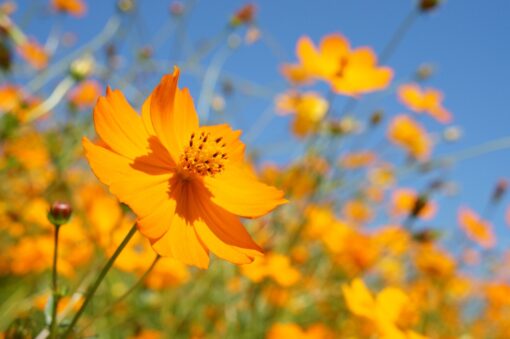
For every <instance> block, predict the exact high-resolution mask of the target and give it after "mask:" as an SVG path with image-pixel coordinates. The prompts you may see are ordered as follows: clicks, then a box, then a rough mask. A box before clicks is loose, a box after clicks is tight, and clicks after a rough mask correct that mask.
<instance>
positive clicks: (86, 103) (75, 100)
mask: <svg viewBox="0 0 510 339" xmlns="http://www.w3.org/2000/svg"><path fill="white" fill-rule="evenodd" d="M102 91H103V89H102V87H101V85H100V84H99V82H97V81H95V80H86V81H83V82H81V83H80V84H78V85H77V86H76V87H75V88H74V89H73V90H72V91H71V92H70V93H69V101H70V103H71V104H72V105H74V106H76V107H78V108H80V109H83V108H87V107H92V106H93V105H94V104H95V103H96V101H97V99H98V98H99V96H100V95H101V93H102Z"/></svg>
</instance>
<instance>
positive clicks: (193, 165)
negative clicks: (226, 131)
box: [180, 132, 228, 176]
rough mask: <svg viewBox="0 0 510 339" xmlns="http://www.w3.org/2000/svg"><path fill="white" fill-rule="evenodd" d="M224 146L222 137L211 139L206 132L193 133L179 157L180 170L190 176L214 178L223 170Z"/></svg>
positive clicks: (226, 158)
mask: <svg viewBox="0 0 510 339" xmlns="http://www.w3.org/2000/svg"><path fill="white" fill-rule="evenodd" d="M226 146H227V145H226V144H225V142H224V141H223V137H213V136H211V133H207V132H200V133H193V134H191V137H190V140H189V143H188V144H187V145H186V147H185V149H184V153H183V154H182V155H181V159H180V168H181V169H182V170H184V171H186V172H188V173H190V174H198V175H200V176H206V175H208V176H215V175H216V174H219V173H221V172H223V171H224V169H225V163H226V162H227V160H228V154H227V152H226Z"/></svg>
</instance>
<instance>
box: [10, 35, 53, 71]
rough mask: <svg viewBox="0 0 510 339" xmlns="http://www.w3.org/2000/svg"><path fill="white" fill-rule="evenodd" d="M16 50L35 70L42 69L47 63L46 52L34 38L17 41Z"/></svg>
mask: <svg viewBox="0 0 510 339" xmlns="http://www.w3.org/2000/svg"><path fill="white" fill-rule="evenodd" d="M17 51H18V54H19V55H20V57H21V58H23V60H25V61H26V62H28V64H30V66H32V67H33V68H35V69H36V70H42V69H43V68H45V67H46V66H47V65H48V60H49V56H48V53H46V51H45V50H44V48H43V46H41V45H40V44H39V43H38V42H37V41H36V40H34V39H25V40H24V41H22V42H21V43H19V44H18V46H17Z"/></svg>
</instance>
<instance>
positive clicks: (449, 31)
mask: <svg viewBox="0 0 510 339" xmlns="http://www.w3.org/2000/svg"><path fill="white" fill-rule="evenodd" d="M34 3H35V2H32V1H30V2H29V1H19V5H20V8H19V10H18V13H17V14H16V15H15V18H16V19H18V20H20V22H23V21H21V20H22V18H23V17H24V16H23V15H24V14H23V13H24V11H25V10H26V9H28V8H32V10H31V13H33V20H30V21H29V22H30V24H28V26H27V27H26V30H27V31H28V32H29V33H30V34H32V35H35V36H36V37H37V38H38V39H40V40H41V41H44V40H45V39H46V38H47V36H48V34H49V32H50V31H51V29H52V27H53V26H54V25H55V23H56V22H57V21H61V24H62V27H63V28H64V30H65V31H72V32H75V33H76V34H77V37H78V45H79V44H80V43H83V42H85V41H88V40H90V39H91V38H92V37H93V36H94V35H96V34H97V33H98V32H99V31H101V29H102V28H103V26H104V25H105V23H106V21H107V20H108V18H109V17H110V16H111V15H112V13H114V11H115V9H114V1H98V0H91V1H87V3H88V7H89V10H88V13H87V15H86V16H85V17H84V18H81V19H73V18H58V19H56V18H55V16H47V12H46V9H47V4H46V1H41V2H37V3H36V4H35V5H34ZM244 3H245V2H242V1H232V0H215V1H195V5H194V7H193V11H192V13H191V15H190V16H189V18H188V21H187V25H186V27H187V31H186V32H187V36H188V38H187V41H188V42H191V44H196V43H198V42H200V41H203V40H204V39H207V38H210V37H212V36H214V35H215V34H218V33H219V32H221V31H222V30H223V29H224V27H225V24H226V22H227V20H228V18H229V16H230V15H231V13H233V12H234V11H235V10H236V9H238V8H239V7H240V6H242V5H243V4H244ZM139 4H140V13H139V15H138V17H137V20H136V22H135V23H134V24H133V27H131V29H130V30H129V31H128V32H127V36H128V40H129V39H130V40H134V41H135V44H140V43H142V44H143V43H146V42H148V41H150V37H151V36H153V35H154V34H156V33H157V32H158V31H160V30H161V29H162V27H165V22H168V20H169V14H168V7H169V4H170V2H169V1H147V0H146V1H139ZM256 4H257V7H258V14H257V24H258V25H259V26H260V27H261V28H262V31H263V34H266V35H267V36H268V37H270V41H271V42H272V45H275V46H277V48H276V50H277V53H274V48H273V49H271V48H268V46H267V44H265V43H257V44H255V45H252V46H248V47H242V48H240V49H238V50H237V51H236V52H235V53H234V54H233V55H231V56H230V57H229V58H228V59H227V60H226V62H225V64H224V71H225V72H227V73H229V74H235V75H237V76H239V77H241V78H243V79H248V80H249V81H251V82H254V83H256V84H259V85H261V86H263V87H264V88H266V89H270V90H272V89H274V90H275V91H282V90H284V89H285V88H286V84H285V81H284V80H283V79H282V77H281V76H280V74H279V72H278V66H279V65H280V64H281V62H283V61H290V62H292V61H294V60H295V55H294V47H295V43H296V41H297V39H298V38H299V37H300V36H301V35H303V34H306V35H309V36H310V37H311V38H312V39H313V40H314V41H316V42H317V41H319V40H320V38H321V37H322V36H324V35H326V34H328V33H332V32H341V33H343V34H344V35H345V36H347V37H348V38H349V40H350V41H351V44H352V45H353V46H361V45H370V46H372V47H373V48H374V49H375V50H376V51H378V52H380V51H381V50H382V49H383V47H384V46H385V44H386V43H387V42H388V40H389V39H390V37H391V36H392V34H393V32H394V31H395V30H396V28H397V27H398V25H399V24H400V22H401V21H402V20H403V19H404V18H405V17H406V16H407V15H408V13H409V12H410V11H411V10H412V9H413V8H414V6H415V5H416V2H415V1H412V0H385V1H374V0H342V1H340V0H339V1H335V0H315V1H305V0H301V1H296V0H279V1H269V0H264V1H257V2H256ZM28 6H30V7H28ZM34 9H35V10H34ZM508 18H510V2H509V1H506V0H493V1H485V2H481V1H461V0H450V1H445V2H444V3H443V4H442V5H441V6H440V8H438V9H437V10H436V11H434V12H433V13H428V14H426V15H422V16H420V17H419V18H418V19H417V20H416V21H415V23H414V24H413V26H412V27H411V29H410V30H409V31H408V33H407V35H406V36H405V38H404V39H403V41H402V42H401V44H400V45H399V46H398V49H397V50H396V51H395V53H394V54H393V55H392V56H391V58H390V59H389V61H388V63H387V64H388V65H390V66H391V67H393V68H394V69H395V73H396V74H395V80H394V81H395V83H399V82H402V81H405V80H406V79H408V78H409V76H410V75H411V74H413V73H414V71H415V70H416V68H417V67H418V65H420V64H422V63H425V62H426V63H431V64H433V65H434V66H435V67H436V69H437V72H436V73H435V75H434V76H433V77H432V78H431V79H430V80H429V81H428V82H427V84H428V85H430V86H433V87H437V88H439V89H441V90H442V91H443V92H444V93H445V96H446V99H445V102H444V104H445V106H446V107H447V108H448V109H449V110H450V111H451V112H452V113H453V115H454V124H455V125H458V126H460V127H461V128H462V130H463V139H462V140H461V141H460V142H459V143H457V144H455V145H448V146H444V147H440V148H438V149H437V150H436V151H437V152H436V154H439V155H441V154H451V153H454V152H457V151H459V150H462V149H465V148H469V147H472V146H475V145H479V144H481V143H484V142H487V141H490V140H494V139H497V138H501V137H504V136H507V135H510V104H509V98H510V81H509V79H510V44H509V43H508V41H509V40H508V39H509V38H508V37H509V35H510V20H508ZM126 46H127V47H126V48H129V46H130V45H129V44H128V43H127V44H126ZM174 46H175V41H173V42H172V41H169V42H168V43H166V44H164V45H163V46H162V48H161V49H160V50H158V51H157V52H156V57H157V58H159V59H163V60H165V59H166V60H168V71H170V70H171V61H170V60H169V58H168V56H174V55H175V54H174V52H175V51H173V50H172V48H173V47H174ZM66 53H68V51H63V52H62V55H65V54H66ZM217 53H219V52H218V49H215V50H214V51H213V53H212V57H209V58H206V59H205V60H204V65H205V66H207V64H208V63H209V62H211V60H212V59H213V58H214V55H216V54H217ZM184 55H185V54H184ZM57 58H58V55H57ZM126 67H136V65H135V64H134V63H132V62H129V60H128V63H127V64H126ZM156 81H157V79H151V80H149V82H150V85H153V84H155V82H156ZM200 81H201V79H197V78H191V77H184V78H183V83H182V85H185V86H190V88H191V90H192V94H193V96H194V97H195V98H197V97H198V96H199V85H200ZM368 99H369V101H368V103H367V104H364V105H360V106H359V110H360V112H357V114H360V115H363V114H366V111H368V110H371V109H373V108H378V107H384V109H385V112H386V113H387V114H388V115H389V116H391V115H395V114H398V113H402V112H405V111H406V110H405V109H404V107H403V106H402V105H400V104H399V103H398V102H397V100H395V96H394V94H393V93H391V92H389V93H385V94H381V95H374V96H371V97H369V98H368ZM345 100H346V99H345V98H342V97H338V98H336V99H335V107H337V108H338V109H340V108H341V107H342V105H343V103H344V101H345ZM271 102H272V99H271V98H270V97H267V98H260V99H250V100H244V101H243V100H240V101H235V102H233V105H234V107H235V112H236V113H237V114H239V115H238V116H235V117H234V120H235V124H237V125H238V127H242V128H243V129H246V128H247V127H249V126H250V125H253V124H254V122H255V121H257V118H258V117H259V116H260V114H261V113H262V112H263V111H265V110H266V109H267V108H268V107H269V106H270V105H271ZM364 110H365V111H364ZM288 123H289V121H288V120H286V119H284V118H279V117H276V118H274V119H272V120H271V122H270V124H269V125H268V126H267V129H266V130H265V135H264V137H263V138H261V139H260V140H259V139H257V140H256V145H259V146H261V145H264V146H267V145H272V146H274V142H282V140H289V138H288V132H287V129H288ZM427 127H429V128H430V129H431V130H435V131H439V130H440V129H441V126H440V125H438V124H435V123H434V122H433V121H428V122H427ZM287 144H288V145H287V147H284V148H283V151H278V150H277V151H275V152H273V153H271V154H270V155H269V156H268V157H269V158H270V159H272V160H276V161H278V160H279V159H285V157H286V155H288V153H289V152H291V150H289V147H290V148H291V147H292V145H293V141H292V143H290V144H289V142H287ZM450 177H451V178H455V179H456V181H457V182H458V183H459V187H460V194H461V195H460V197H455V198H453V199H443V200H442V201H441V207H442V211H441V213H440V215H439V216H438V218H437V221H436V223H435V224H434V225H436V224H437V225H438V226H440V227H456V211H457V206H458V204H466V205H468V206H471V207H474V208H475V209H477V210H482V209H483V207H484V206H485V204H486V201H487V199H488V197H489V195H490V192H491V190H492V188H493V186H494V184H495V182H496V181H497V180H498V179H500V178H509V177H510V150H503V151H498V152H495V153H491V154H487V155H484V156H481V157H478V158H474V159H470V160H466V161H464V162H462V163H460V164H459V165H458V166H457V167H456V168H455V169H453V170H452V171H451V172H450ZM405 183H406V184H408V185H412V186H414V185H417V183H416V182H414V181H412V180H411V181H408V182H405ZM417 186H419V184H418V185H417ZM507 205H508V200H506V201H505V203H504V204H503V206H502V207H505V208H506V206H507ZM502 215H503V210H500V211H499V213H497V215H496V217H495V218H494V219H493V221H494V223H495V226H496V228H497V229H498V234H500V235H503V234H504V233H505V231H506V228H507V226H505V225H504V222H503V218H502ZM506 238H508V237H506Z"/></svg>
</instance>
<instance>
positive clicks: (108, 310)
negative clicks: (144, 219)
mask: <svg viewBox="0 0 510 339" xmlns="http://www.w3.org/2000/svg"><path fill="white" fill-rule="evenodd" d="M160 258H161V256H160V255H156V257H155V258H154V260H153V261H152V264H151V265H150V266H149V268H148V269H147V270H146V271H145V272H144V273H143V274H142V276H141V277H140V278H139V279H138V280H137V282H136V283H135V284H134V285H133V286H131V287H130V288H129V289H128V290H127V291H126V292H124V294H122V295H121V296H120V297H119V298H117V299H116V300H115V301H114V302H112V303H110V304H109V305H108V307H106V308H105V309H104V310H103V311H101V312H99V313H97V315H95V316H94V317H93V318H92V320H91V321H90V322H89V323H88V324H87V325H85V326H83V327H82V328H81V330H80V332H83V331H84V330H85V329H86V328H88V327H90V325H92V323H93V322H94V320H95V319H97V318H100V317H102V316H103V315H105V314H107V313H109V312H110V311H111V310H112V309H113V308H114V307H115V306H117V305H118V304H119V303H121V302H122V301H124V300H125V299H126V298H127V297H128V296H129V295H131V293H133V291H135V290H136V289H137V288H138V287H140V286H141V285H142V284H143V282H144V281H145V279H146V278H147V276H148V275H149V274H150V273H151V272H152V270H153V269H154V267H155V266H156V264H157V263H158V261H159V259H160Z"/></svg>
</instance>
